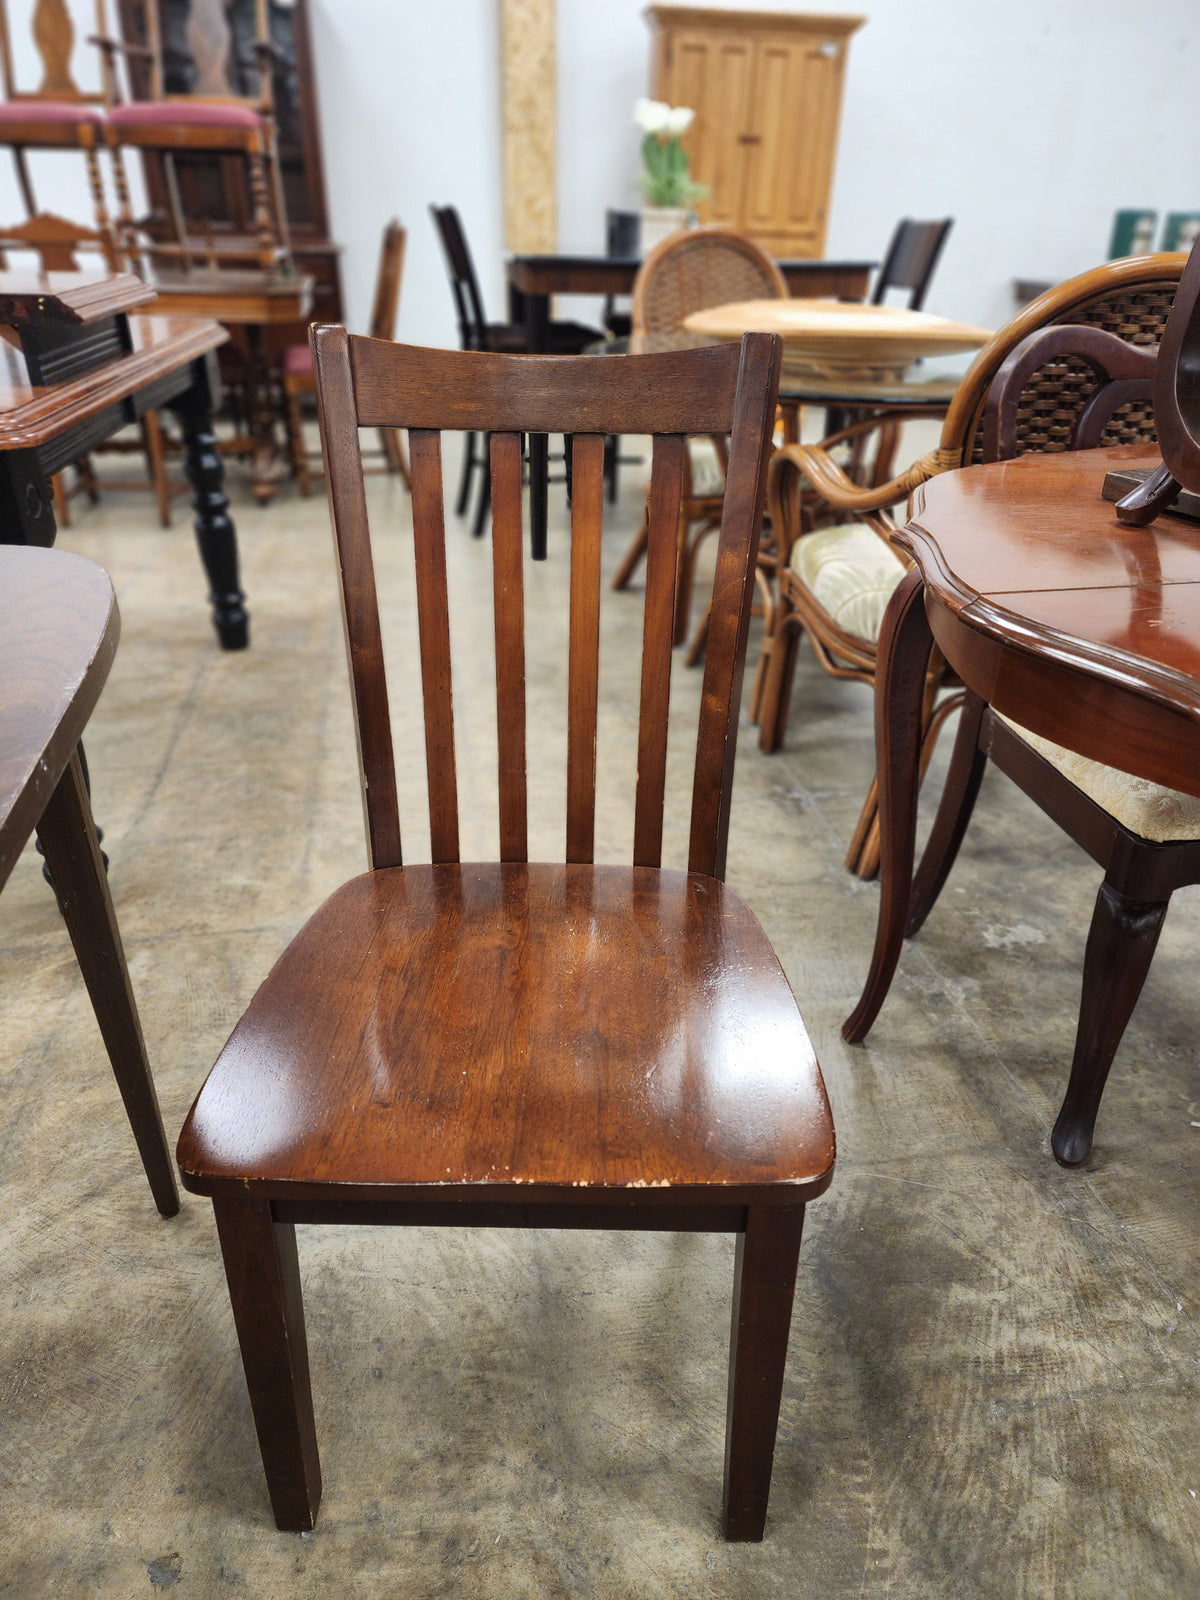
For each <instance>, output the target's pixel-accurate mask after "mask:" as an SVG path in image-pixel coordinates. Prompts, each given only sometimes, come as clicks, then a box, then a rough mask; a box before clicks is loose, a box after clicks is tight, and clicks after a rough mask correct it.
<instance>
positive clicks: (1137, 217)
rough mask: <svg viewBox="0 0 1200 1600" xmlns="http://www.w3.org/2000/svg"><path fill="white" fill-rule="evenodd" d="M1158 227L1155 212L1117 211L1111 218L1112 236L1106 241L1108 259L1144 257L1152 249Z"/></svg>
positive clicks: (1156, 213)
mask: <svg viewBox="0 0 1200 1600" xmlns="http://www.w3.org/2000/svg"><path fill="white" fill-rule="evenodd" d="M1157 227H1158V212H1157V211H1118V212H1116V213H1115V214H1114V216H1113V226H1112V236H1111V238H1110V239H1109V241H1108V259H1109V260H1110V261H1115V260H1116V259H1117V258H1118V257H1119V256H1146V255H1149V254H1150V252H1151V251H1152V250H1153V249H1154V234H1155V230H1156V229H1157Z"/></svg>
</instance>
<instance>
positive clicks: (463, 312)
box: [429, 206, 604, 539]
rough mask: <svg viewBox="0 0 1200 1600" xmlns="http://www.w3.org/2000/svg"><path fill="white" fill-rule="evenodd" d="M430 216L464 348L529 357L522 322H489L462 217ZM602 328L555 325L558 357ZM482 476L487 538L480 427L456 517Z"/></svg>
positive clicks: (466, 454)
mask: <svg viewBox="0 0 1200 1600" xmlns="http://www.w3.org/2000/svg"><path fill="white" fill-rule="evenodd" d="M429 213H430V215H431V216H432V218H433V225H434V227H435V228H436V229H437V235H438V239H439V240H440V242H441V246H442V255H443V256H444V258H445V262H446V271H447V273H448V275H449V278H450V290H451V293H452V294H453V296H454V309H455V313H456V314H457V317H458V338H459V345H460V347H461V348H462V349H463V350H491V351H494V352H496V353H503V354H507V355H527V354H529V353H530V351H529V340H528V336H527V335H526V332H525V328H524V325H523V324H522V323H520V322H489V321H488V320H487V314H486V313H485V311H484V309H483V295H482V294H481V293H480V291H479V278H478V276H477V275H476V272H475V260H474V257H473V256H472V254H471V248H470V246H469V245H468V244H467V236H466V233H465V232H464V230H463V225H462V219H461V217H460V216H459V214H458V210H457V208H456V207H455V206H430V208H429ZM603 339H604V333H603V331H602V330H601V329H600V328H589V327H587V326H586V325H585V324H583V323H580V322H559V321H552V322H551V323H550V349H551V352H552V353H553V354H554V355H558V356H573V355H579V354H580V353H581V352H582V351H584V350H586V349H587V347H588V346H589V345H592V344H600V343H602V342H603ZM477 472H478V473H479V475H480V491H479V499H478V501H477V502H476V508H475V523H474V527H473V530H472V531H473V532H474V535H475V537H476V538H477V539H480V538H482V537H483V534H484V530H485V529H486V528H487V519H488V512H489V510H490V507H491V494H490V489H489V482H490V480H489V454H488V445H487V439H486V438H485V437H483V436H482V435H481V434H480V432H479V430H478V428H469V429H468V430H467V436H466V438H465V440H464V441H463V464H462V477H461V478H460V480H459V485H458V497H457V499H456V501H455V505H454V512H455V515H456V516H459V517H465V516H466V514H467V508H468V506H469V505H470V503H471V484H472V482H473V480H474V477H475V474H476V473H477Z"/></svg>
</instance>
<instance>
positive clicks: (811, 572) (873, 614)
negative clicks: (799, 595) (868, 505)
mask: <svg viewBox="0 0 1200 1600" xmlns="http://www.w3.org/2000/svg"><path fill="white" fill-rule="evenodd" d="M788 565H789V567H790V568H791V570H792V572H794V573H795V575H796V577H797V578H799V580H800V582H801V583H802V584H803V585H804V587H805V588H806V589H807V590H808V591H809V593H810V594H811V595H812V596H813V598H814V599H815V600H816V601H817V603H818V604H819V605H820V607H821V609H822V610H823V611H824V612H825V613H826V614H827V615H828V616H829V617H831V618H832V619H833V621H834V622H835V623H836V624H837V625H838V627H839V628H841V629H842V630H843V631H844V632H846V633H851V634H853V635H854V636H855V637H856V638H858V639H867V640H869V641H870V642H871V643H872V644H876V643H877V642H878V640H879V629H880V627H881V626H882V623H883V613H884V612H885V611H886V610H887V603H888V601H889V600H890V599H891V598H892V594H893V593H894V591H895V588H896V585H897V584H898V583H899V582H900V579H901V578H902V577H903V576H904V572H905V567H904V563H903V562H902V561H901V560H900V557H899V556H898V555H897V554H896V552H895V551H894V550H892V549H890V548H889V547H888V545H887V544H885V543H884V541H883V540H882V539H881V538H880V537H879V535H878V534H877V533H876V532H875V531H874V530H873V529H872V528H869V527H868V526H867V524H866V523H865V522H849V523H842V524H839V525H838V526H836V527H832V528H817V529H816V530H815V531H814V532H813V533H809V534H806V535H805V537H804V538H803V539H797V540H796V542H795V544H794V545H793V546H792V553H791V556H790V557H789V560H788Z"/></svg>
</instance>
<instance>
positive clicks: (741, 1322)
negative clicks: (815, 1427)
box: [721, 1206, 804, 1542]
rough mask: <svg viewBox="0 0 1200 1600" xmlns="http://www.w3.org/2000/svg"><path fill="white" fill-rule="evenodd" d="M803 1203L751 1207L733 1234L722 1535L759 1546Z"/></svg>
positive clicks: (781, 1391)
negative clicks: (735, 1235)
mask: <svg viewBox="0 0 1200 1600" xmlns="http://www.w3.org/2000/svg"><path fill="white" fill-rule="evenodd" d="M803 1229H804V1207H803V1206H749V1207H747V1211H746V1231H745V1233H740V1234H739V1235H738V1241H737V1260H736V1264H735V1267H734V1276H733V1326H732V1331H731V1335H730V1343H729V1404H728V1409H727V1411H726V1418H725V1489H724V1495H723V1501H722V1508H721V1522H722V1527H723V1529H724V1533H725V1537H726V1538H727V1539H729V1540H736V1541H739V1542H757V1541H758V1540H760V1539H761V1538H762V1536H763V1528H764V1526H765V1524H766V1519H767V1499H768V1496H769V1495H770V1493H771V1467H772V1464H773V1462H774V1458H775V1431H776V1429H777V1427H778V1425H779V1402H780V1399H781V1397H782V1395H783V1373H784V1367H785V1366H786V1364H787V1348H788V1334H789V1332H790V1331H791V1326H792V1301H793V1299H794V1298H795V1293H796V1266H797V1263H798V1261H799V1258H800V1236H801V1233H802V1232H803Z"/></svg>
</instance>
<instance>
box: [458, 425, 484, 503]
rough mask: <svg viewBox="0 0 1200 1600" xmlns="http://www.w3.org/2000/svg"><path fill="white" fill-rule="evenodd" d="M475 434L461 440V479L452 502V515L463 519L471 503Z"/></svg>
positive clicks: (476, 435)
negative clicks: (456, 497)
mask: <svg viewBox="0 0 1200 1600" xmlns="http://www.w3.org/2000/svg"><path fill="white" fill-rule="evenodd" d="M478 440H479V435H478V434H477V433H468V434H467V435H466V436H465V438H464V439H463V464H462V477H461V478H460V479H459V481H458V499H457V500H456V501H455V502H454V515H455V516H456V517H465V516H466V514H467V507H468V505H470V503H471V479H472V478H473V477H474V475H475V462H476V459H477V457H476V455H475V446H476V444H477V443H478Z"/></svg>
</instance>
